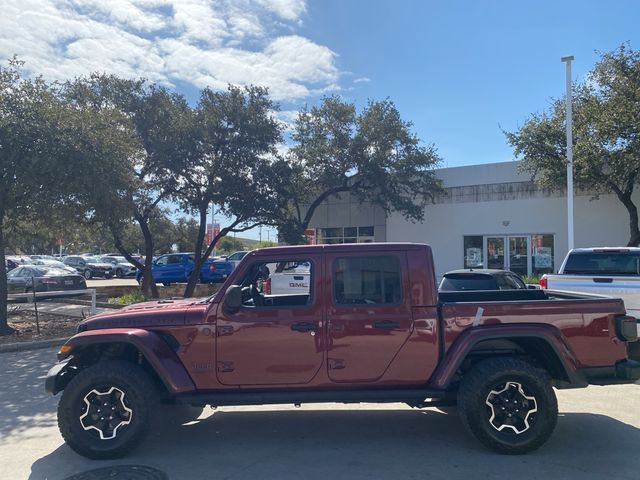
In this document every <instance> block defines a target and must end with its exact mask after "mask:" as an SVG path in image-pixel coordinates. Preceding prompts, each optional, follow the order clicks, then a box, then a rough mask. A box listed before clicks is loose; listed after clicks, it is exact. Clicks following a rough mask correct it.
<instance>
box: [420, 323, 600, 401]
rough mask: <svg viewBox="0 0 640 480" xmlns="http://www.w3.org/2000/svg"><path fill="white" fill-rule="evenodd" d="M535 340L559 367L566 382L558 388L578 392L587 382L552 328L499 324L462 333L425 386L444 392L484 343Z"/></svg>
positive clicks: (538, 325) (565, 345)
mask: <svg viewBox="0 0 640 480" xmlns="http://www.w3.org/2000/svg"><path fill="white" fill-rule="evenodd" d="M500 339H509V340H512V339H539V340H542V341H544V342H545V343H546V345H548V346H549V347H550V348H551V350H552V351H553V353H554V355H555V356H556V359H557V360H558V362H559V364H560V365H561V367H562V370H563V373H564V375H565V377H566V379H567V380H566V381H564V382H562V384H560V385H558V386H559V387H570V388H581V387H586V386H587V385H588V384H589V382H588V381H587V379H586V378H585V377H584V375H583V374H581V373H580V372H579V370H578V362H577V360H576V358H575V355H574V354H573V352H572V351H571V349H570V348H569V347H568V346H567V344H566V342H565V341H564V338H563V336H562V333H561V332H560V330H558V329H557V328H556V327H554V326H552V325H545V324H533V323H531V324H503V325H483V326H478V327H471V328H468V329H467V330H465V331H464V332H462V333H461V334H460V335H459V336H458V338H456V340H455V341H454V343H453V345H452V346H451V347H450V348H449V349H448V350H447V352H446V354H445V355H444V357H443V358H442V360H441V361H440V364H439V366H438V368H436V370H435V371H434V373H433V375H432V376H431V378H430V379H429V382H428V386H430V387H433V388H436V389H447V388H448V387H449V386H450V384H451V381H452V380H453V378H454V376H455V375H456V373H457V371H458V369H459V368H460V367H461V365H462V362H464V360H465V359H466V358H467V356H468V355H469V353H470V352H471V351H472V350H473V348H474V347H475V346H476V345H477V344H478V343H480V342H482V341H485V340H500Z"/></svg>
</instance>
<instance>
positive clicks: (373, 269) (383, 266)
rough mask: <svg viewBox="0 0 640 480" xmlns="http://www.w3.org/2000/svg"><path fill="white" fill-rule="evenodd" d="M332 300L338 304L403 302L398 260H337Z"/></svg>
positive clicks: (373, 257) (366, 258)
mask: <svg viewBox="0 0 640 480" xmlns="http://www.w3.org/2000/svg"><path fill="white" fill-rule="evenodd" d="M333 298H334V301H335V302H336V304H337V305H362V304H364V305H384V304H397V303H400V302H402V277H401V273H400V260H399V259H398V257H395V256H390V255H384V256H371V257H345V258H338V259H337V260H336V261H335V262H334V264H333Z"/></svg>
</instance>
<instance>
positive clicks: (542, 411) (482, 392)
mask: <svg viewBox="0 0 640 480" xmlns="http://www.w3.org/2000/svg"><path fill="white" fill-rule="evenodd" d="M458 410H459V412H460V417H461V419H462V422H463V424H464V425H465V427H466V428H467V429H468V430H470V431H471V433H473V434H474V435H475V437H476V438H477V439H478V440H480V442H482V443H483V444H484V445H485V446H486V447H488V448H490V449H491V450H494V451H496V452H498V453H505V454H521V453H526V452H530V451H532V450H535V449H537V448H538V447H540V446H541V445H542V444H543V443H545V442H546V441H547V439H548V438H549V437H550V436H551V433H552V432H553V429H554V428H555V426H556V422H557V419H558V403H557V400H556V396H555V393H554V391H553V387H551V379H550V378H549V375H548V374H547V373H546V372H545V371H543V370H540V369H537V368H535V367H534V366H533V365H531V364H529V363H527V362H525V361H523V360H519V359H516V358H492V359H488V360H484V361H482V362H480V363H478V364H477V365H475V366H474V367H473V368H472V369H471V370H470V371H469V372H468V373H467V374H466V375H464V376H463V378H462V382H461V384H460V389H459V390H458Z"/></svg>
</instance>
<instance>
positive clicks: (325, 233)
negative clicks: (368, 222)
mask: <svg viewBox="0 0 640 480" xmlns="http://www.w3.org/2000/svg"><path fill="white" fill-rule="evenodd" d="M373 238H374V237H373V227H337V228H319V229H318V244H327V245H331V244H335V243H370V242H373Z"/></svg>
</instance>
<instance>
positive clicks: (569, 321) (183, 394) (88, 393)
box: [46, 243, 640, 458]
mask: <svg viewBox="0 0 640 480" xmlns="http://www.w3.org/2000/svg"><path fill="white" fill-rule="evenodd" d="M280 263H282V264H286V265H289V266H291V265H292V264H293V265H295V264H296V263H300V264H303V263H304V264H308V265H309V266H310V273H309V285H308V291H299V290H298V291H296V292H294V293H293V294H291V293H288V294H280V295H269V294H265V293H264V292H263V291H262V287H263V283H265V281H266V279H267V278H268V275H269V272H268V269H267V268H266V266H267V265H271V266H273V264H280ZM637 338H638V324H637V320H636V319H635V318H633V317H629V316H627V315H626V314H625V308H624V304H623V302H622V301H621V300H619V299H609V298H601V297H593V296H589V295H581V294H568V293H566V292H554V291H549V290H546V291H544V290H511V291H472V292H464V291H463V292H441V293H440V294H438V290H437V285H436V278H435V275H434V269H433V259H432V255H431V249H430V247H428V246H427V245H421V244H400V243H395V244H394V243H385V244H360V245H355V244H354V245H349V244H345V245H324V246H323V245H319V246H296V247H276V248H267V249H262V250H257V251H254V252H251V253H249V254H247V255H246V257H245V258H244V259H243V260H242V262H241V263H240V264H239V266H238V267H237V268H236V269H235V270H234V272H233V273H232V275H231V276H230V277H229V278H228V279H227V281H226V283H225V284H224V285H223V286H222V288H221V290H220V291H219V292H218V293H217V294H216V295H214V296H213V297H211V298H208V299H199V300H160V301H155V302H148V303H141V304H136V305H132V306H130V307H128V308H125V309H123V310H120V311H117V312H115V313H107V314H102V315H97V316H94V317H91V318H89V319H87V320H85V321H83V322H82V323H81V324H80V326H79V328H78V333H77V334H76V335H75V336H73V337H72V338H71V339H70V340H69V341H68V342H67V343H65V344H64V345H63V346H62V347H61V349H60V352H59V353H58V359H59V363H58V364H57V365H55V366H54V367H53V368H52V369H51V370H50V371H49V373H48V375H47V379H46V389H47V391H48V392H51V393H52V394H57V393H58V392H60V391H62V392H63V394H62V397H61V399H60V402H59V407H58V423H59V427H60V431H61V433H62V436H63V437H64V439H65V441H66V442H67V444H68V445H69V446H70V447H71V448H72V449H74V450H75V451H76V452H78V453H80V454H81V455H85V456H87V457H91V458H113V457H118V456H122V455H124V454H126V453H128V452H129V451H130V450H131V448H132V447H133V446H134V445H135V444H137V443H138V442H140V440H141V439H142V438H143V436H144V434H145V433H146V431H147V430H148V428H149V426H150V425H151V424H152V423H153V422H152V420H153V414H154V411H157V408H156V406H157V404H158V402H172V403H186V404H190V405H196V406H203V405H211V406H227V405H256V404H281V403H293V404H299V403H316V402H344V403H355V402H405V403H407V404H408V405H410V406H412V407H416V408H421V407H428V406H437V405H457V407H458V411H459V413H460V416H461V418H462V421H463V423H464V424H465V426H466V427H467V428H468V430H470V431H471V432H472V433H473V434H474V435H475V436H476V437H477V438H478V440H480V442H482V443H483V444H484V445H486V446H487V447H489V448H491V449H493V450H495V451H497V452H501V453H511V454H517V453H524V452H528V451H531V450H533V449H535V448H537V447H539V446H540V445H542V444H543V443H544V442H545V441H546V440H547V439H548V438H549V436H550V435H551V433H552V431H553V429H554V427H555V425H556V420H557V414H558V406H557V402H556V396H555V393H554V387H555V388H579V387H585V386H587V385H589V384H597V385H606V384H616V383H629V382H633V381H635V380H637V379H638V378H640V348H638V347H640V342H636V340H637ZM634 342H635V343H634Z"/></svg>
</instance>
